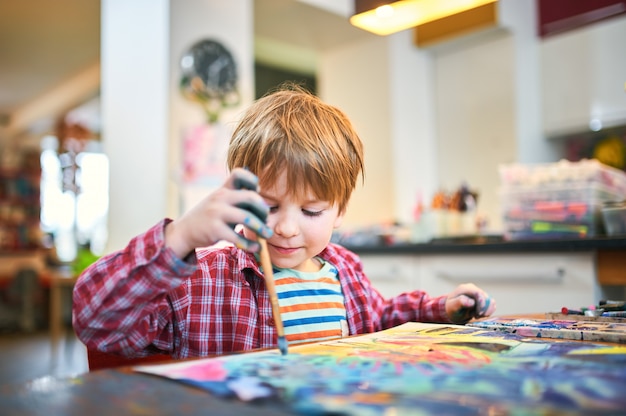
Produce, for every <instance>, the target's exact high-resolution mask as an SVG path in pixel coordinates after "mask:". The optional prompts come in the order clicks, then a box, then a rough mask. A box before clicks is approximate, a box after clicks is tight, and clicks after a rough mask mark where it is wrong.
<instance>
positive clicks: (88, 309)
mask: <svg viewBox="0 0 626 416" xmlns="http://www.w3.org/2000/svg"><path fill="white" fill-rule="evenodd" d="M169 222H170V220H167V219H165V220H163V221H161V222H159V223H158V224H156V225H155V226H153V227H152V228H150V229H149V230H148V231H147V232H145V233H143V234H140V235H138V236H137V237H135V238H133V239H132V240H131V241H130V242H129V244H128V246H126V247H125V248H124V249H122V250H120V251H117V252H114V253H111V254H109V255H106V256H104V257H102V258H100V259H99V260H98V261H96V262H95V263H94V264H92V265H91V266H90V267H89V268H87V269H86V270H85V271H84V272H83V273H82V274H81V276H80V277H79V278H78V280H77V282H76V285H75V287H74V291H73V306H72V320H73V322H72V324H73V327H74V330H75V332H76V334H77V336H78V338H79V339H80V340H81V341H82V342H83V343H84V344H85V345H86V346H87V348H88V349H95V350H99V351H103V352H112V353H118V354H121V355H124V356H130V357H133V356H144V355H149V354H151V353H171V352H172V351H173V349H174V348H175V346H174V332H175V330H176V328H175V327H174V322H175V317H174V316H173V315H174V311H173V309H172V307H171V305H170V300H169V299H168V293H169V292H170V291H172V290H173V289H175V288H177V287H178V286H180V285H181V283H182V282H183V281H184V279H185V278H186V277H188V276H189V275H191V274H193V273H194V272H195V271H196V268H197V267H196V258H195V255H194V254H192V255H190V256H189V257H188V258H187V259H186V261H183V260H181V259H179V258H177V257H176V255H175V254H174V252H173V251H172V250H171V249H169V248H167V247H166V246H165V238H164V228H165V226H166V225H167V224H168V223H169Z"/></svg>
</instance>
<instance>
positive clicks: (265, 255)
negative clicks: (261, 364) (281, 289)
mask: <svg viewBox="0 0 626 416" xmlns="http://www.w3.org/2000/svg"><path fill="white" fill-rule="evenodd" d="M257 240H258V242H259V245H260V246H261V251H260V252H259V256H260V257H261V267H262V268H263V275H264V276H265V286H266V287H267V292H268V293H269V295H270V302H271V303H272V315H273V316H274V322H275V323H276V332H277V333H278V349H280V353H281V354H283V355H285V354H287V339H286V338H285V329H284V328H283V320H282V319H281V317H280V306H279V305H278V295H277V294H276V286H275V285H274V271H273V269H272V261H271V260H270V253H269V251H267V242H266V241H265V239H264V238H261V237H259V238H258V239H257Z"/></svg>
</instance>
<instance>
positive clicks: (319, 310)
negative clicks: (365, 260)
mask: <svg viewBox="0 0 626 416" xmlns="http://www.w3.org/2000/svg"><path fill="white" fill-rule="evenodd" d="M318 260H319V261H320V262H322V268H321V269H320V270H319V271H317V272H308V273H305V272H300V271H297V270H293V269H279V268H276V267H275V268H274V280H275V285H276V292H277V294H278V304H279V306H280V315H281V319H282V321H283V326H284V329H285V337H286V338H287V341H288V342H289V343H290V344H299V343H304V342H318V341H323V340H328V339H332V338H341V337H342V336H347V335H348V324H347V319H346V308H345V306H344V303H343V293H342V291H341V285H340V283H339V277H338V275H337V269H336V268H335V266H333V265H332V264H330V263H328V262H325V261H324V260H322V259H318Z"/></svg>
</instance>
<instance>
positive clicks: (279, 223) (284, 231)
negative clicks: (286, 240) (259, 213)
mask: <svg viewBox="0 0 626 416" xmlns="http://www.w3.org/2000/svg"><path fill="white" fill-rule="evenodd" d="M299 230H300V228H299V227H298V222H297V221H296V220H295V219H294V218H292V217H291V216H290V215H279V216H278V218H276V223H275V224H274V232H275V233H276V234H279V235H281V236H283V237H293V236H295V235H298V232H299Z"/></svg>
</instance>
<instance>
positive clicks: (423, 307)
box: [367, 280, 452, 330]
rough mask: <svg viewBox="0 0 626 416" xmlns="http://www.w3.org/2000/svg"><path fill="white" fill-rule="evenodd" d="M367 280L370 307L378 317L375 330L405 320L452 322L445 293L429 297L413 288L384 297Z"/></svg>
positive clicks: (398, 323)
mask: <svg viewBox="0 0 626 416" xmlns="http://www.w3.org/2000/svg"><path fill="white" fill-rule="evenodd" d="M367 282H368V284H369V287H370V299H371V305H372V308H373V309H374V311H375V313H376V314H378V317H379V325H380V328H377V330H382V329H387V328H391V327H394V326H397V325H400V324H403V323H406V322H436V323H451V322H452V321H451V320H450V318H449V317H448V315H447V313H446V300H447V296H446V295H443V296H437V297H431V296H430V295H429V294H428V293H426V292H424V291H422V290H414V291H412V292H404V293H401V294H399V295H397V296H394V297H392V298H389V299H385V298H384V297H383V296H382V295H381V294H380V293H379V292H378V290H376V288H374V287H373V286H371V283H370V282H369V280H368V281H367Z"/></svg>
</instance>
